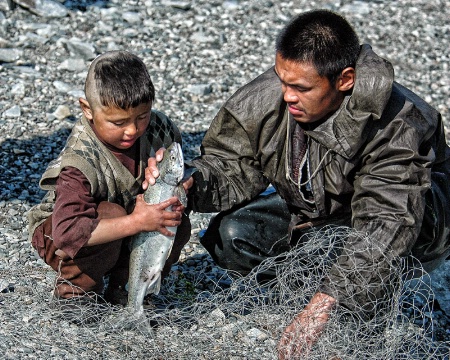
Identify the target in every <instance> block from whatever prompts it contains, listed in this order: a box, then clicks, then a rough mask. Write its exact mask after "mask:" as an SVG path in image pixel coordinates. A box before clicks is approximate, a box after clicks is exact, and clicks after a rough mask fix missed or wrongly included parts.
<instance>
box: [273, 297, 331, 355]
mask: <svg viewBox="0 0 450 360" xmlns="http://www.w3.org/2000/svg"><path fill="white" fill-rule="evenodd" d="M335 303H336V300H335V299H334V298H333V297H331V296H329V295H327V294H323V293H317V294H315V295H314V296H313V297H312V298H311V300H310V302H309V304H308V305H306V306H305V308H304V309H303V310H302V312H301V313H300V314H298V315H297V316H296V317H295V318H294V320H293V321H292V323H291V324H290V325H289V326H288V327H286V329H285V330H284V333H283V335H282V337H281V340H280V342H279V343H278V358H279V359H280V360H287V359H299V358H301V359H306V358H308V354H309V352H310V351H311V348H312V346H313V345H314V343H315V342H316V341H317V339H318V338H319V336H320V335H321V334H322V331H323V329H324V328H325V325H326V323H327V321H328V319H329V317H330V312H331V310H332V309H333V307H334V305H335Z"/></svg>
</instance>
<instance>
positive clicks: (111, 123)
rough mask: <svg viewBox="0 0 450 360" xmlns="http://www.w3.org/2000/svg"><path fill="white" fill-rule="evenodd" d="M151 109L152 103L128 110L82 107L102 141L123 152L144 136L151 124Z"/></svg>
mask: <svg viewBox="0 0 450 360" xmlns="http://www.w3.org/2000/svg"><path fill="white" fill-rule="evenodd" d="M80 101H81V100H80ZM86 104H87V101H86ZM87 106H88V105H87ZM151 107H152V104H151V102H149V103H143V104H140V105H138V106H136V107H135V108H130V109H128V110H123V109H120V108H116V107H105V106H100V105H98V106H95V107H94V108H93V109H92V108H91V107H89V106H88V107H87V108H85V107H83V106H82V108H83V112H84V114H85V116H86V118H87V119H88V120H90V121H92V124H93V127H94V128H95V131H96V134H97V136H98V137H99V138H100V140H102V141H103V142H105V143H107V144H109V145H112V146H114V147H115V148H117V149H122V150H123V149H128V148H130V147H131V146H133V144H134V143H135V142H136V140H137V139H139V137H141V136H142V135H143V134H144V132H145V130H146V129H147V126H148V124H149V122H150V110H151Z"/></svg>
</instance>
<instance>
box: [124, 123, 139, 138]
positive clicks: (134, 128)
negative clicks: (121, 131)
mask: <svg viewBox="0 0 450 360" xmlns="http://www.w3.org/2000/svg"><path fill="white" fill-rule="evenodd" d="M137 132H138V126H137V123H131V124H130V125H128V126H127V128H126V129H125V133H126V134H127V135H135V134H136V133H137Z"/></svg>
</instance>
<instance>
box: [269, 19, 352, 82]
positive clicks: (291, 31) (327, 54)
mask: <svg viewBox="0 0 450 360" xmlns="http://www.w3.org/2000/svg"><path fill="white" fill-rule="evenodd" d="M276 51H277V53H278V54H280V56H281V57H282V58H283V59H285V60H291V61H295V62H308V63H312V64H313V65H314V66H315V68H316V70H317V73H318V74H319V75H320V76H325V77H327V78H328V79H329V81H330V82H331V83H334V82H335V81H336V79H337V78H338V77H339V74H340V73H341V71H342V70H344V69H345V68H346V67H355V64H356V60H357V58H358V55H359V51H360V44H359V39H358V35H356V33H355V31H354V30H353V28H352V26H351V25H350V24H349V23H348V22H347V20H345V19H344V18H343V17H342V16H340V15H338V14H336V13H334V12H332V11H328V10H312V11H308V12H305V13H303V14H300V15H298V16H297V17H295V18H294V19H292V20H291V21H290V22H289V24H287V25H286V26H285V28H284V29H283V30H282V31H281V32H280V34H279V35H278V38H277V41H276Z"/></svg>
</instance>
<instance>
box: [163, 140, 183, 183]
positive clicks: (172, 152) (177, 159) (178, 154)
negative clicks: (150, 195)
mask: <svg viewBox="0 0 450 360" xmlns="http://www.w3.org/2000/svg"><path fill="white" fill-rule="evenodd" d="M158 169H159V177H160V179H161V181H163V182H165V183H167V184H170V185H174V186H175V185H178V184H179V183H180V182H181V180H182V179H183V175H184V158H183V152H182V150H181V145H180V144H179V143H177V142H173V143H172V144H171V145H170V146H169V147H168V148H167V149H166V150H165V151H164V155H163V159H162V160H161V162H160V163H159V164H158Z"/></svg>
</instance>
